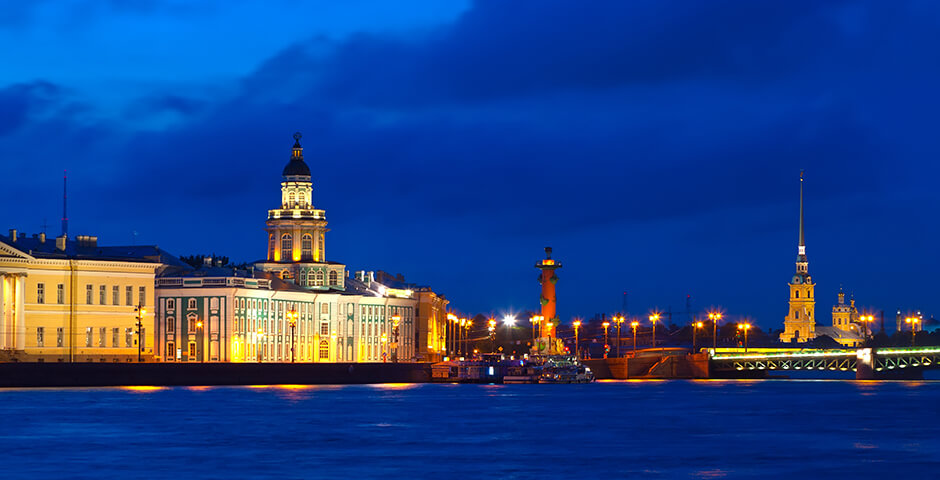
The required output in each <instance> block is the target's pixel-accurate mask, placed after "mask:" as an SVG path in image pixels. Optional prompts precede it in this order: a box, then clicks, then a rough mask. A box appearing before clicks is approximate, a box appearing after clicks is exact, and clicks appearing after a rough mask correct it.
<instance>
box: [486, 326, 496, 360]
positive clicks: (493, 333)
mask: <svg viewBox="0 0 940 480" xmlns="http://www.w3.org/2000/svg"><path fill="white" fill-rule="evenodd" d="M486 325H487V327H486V329H487V331H489V332H490V342H491V343H492V344H493V348H491V349H490V353H496V319H494V318H491V319H489V320H488V321H487V322H486Z"/></svg>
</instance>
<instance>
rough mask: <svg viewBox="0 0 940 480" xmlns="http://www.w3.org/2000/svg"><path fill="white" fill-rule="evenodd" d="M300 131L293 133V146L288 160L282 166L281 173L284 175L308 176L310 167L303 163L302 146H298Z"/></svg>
mask: <svg viewBox="0 0 940 480" xmlns="http://www.w3.org/2000/svg"><path fill="white" fill-rule="evenodd" d="M302 136H303V135H301V134H300V132H297V133H295V134H294V147H293V149H292V150H291V155H290V162H288V164H287V166H286V167H284V171H283V172H281V175H283V176H285V177H297V176H300V177H309V176H310V167H308V166H307V164H306V163H304V148H303V147H301V146H300V138H301V137H302Z"/></svg>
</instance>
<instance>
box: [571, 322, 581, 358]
mask: <svg viewBox="0 0 940 480" xmlns="http://www.w3.org/2000/svg"><path fill="white" fill-rule="evenodd" d="M571 325H572V326H573V327H574V354H575V356H576V357H577V358H581V344H580V343H579V342H578V328H580V327H581V320H575V321H573V322H571Z"/></svg>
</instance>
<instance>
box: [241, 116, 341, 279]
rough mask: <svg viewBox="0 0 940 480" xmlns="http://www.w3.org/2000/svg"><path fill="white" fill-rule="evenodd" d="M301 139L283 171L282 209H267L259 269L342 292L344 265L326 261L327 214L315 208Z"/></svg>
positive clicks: (295, 143)
mask: <svg viewBox="0 0 940 480" xmlns="http://www.w3.org/2000/svg"><path fill="white" fill-rule="evenodd" d="M300 138H301V135H300V132H297V133H295V134H294V147H293V148H292V150H291V156H290V161H288V163H287V165H286V166H285V167H284V170H283V171H282V172H281V176H282V178H283V180H282V181H281V205H280V208H276V209H273V210H268V220H267V222H266V227H265V231H266V232H267V234H268V245H267V247H268V248H267V256H266V259H265V261H263V262H258V263H256V266H257V267H259V268H260V269H261V270H264V271H267V272H272V273H275V274H277V275H278V276H279V277H281V279H282V280H285V281H291V282H293V283H295V284H297V285H300V286H303V287H309V288H313V289H317V290H323V289H329V288H334V289H342V288H343V283H344V278H345V265H342V264H339V263H336V262H327V261H326V232H328V231H329V229H327V228H326V212H325V211H324V210H320V209H316V208H314V206H313V182H312V181H311V178H310V167H308V166H307V164H306V163H305V162H304V149H303V147H301V146H300Z"/></svg>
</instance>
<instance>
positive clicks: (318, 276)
mask: <svg viewBox="0 0 940 480" xmlns="http://www.w3.org/2000/svg"><path fill="white" fill-rule="evenodd" d="M314 275H315V277H314V279H313V285H314V286H317V287H320V286H323V270H317V272H316V273H315V274H314Z"/></svg>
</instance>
